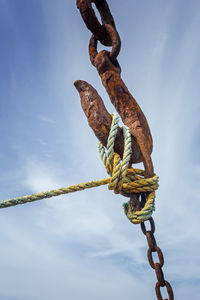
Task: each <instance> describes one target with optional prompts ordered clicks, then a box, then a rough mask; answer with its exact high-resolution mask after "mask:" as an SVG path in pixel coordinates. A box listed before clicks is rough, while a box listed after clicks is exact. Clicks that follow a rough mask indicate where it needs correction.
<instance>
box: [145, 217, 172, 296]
mask: <svg viewBox="0 0 200 300" xmlns="http://www.w3.org/2000/svg"><path fill="white" fill-rule="evenodd" d="M148 221H149V223H150V230H147V229H146V225H145V223H146V222H147V221H146V222H144V223H141V230H142V232H143V233H144V235H145V236H146V239H147V244H148V246H149V248H148V250H147V257H148V261H149V264H150V266H151V267H152V269H154V270H155V273H156V277H157V280H158V281H157V283H156V287H155V290H156V296H157V299H158V300H163V297H162V295H161V287H166V289H167V293H168V296H169V298H168V299H169V300H173V299H174V294H173V290H172V287H171V285H170V283H169V282H168V281H167V280H165V278H164V274H163V270H162V267H163V265H164V256H163V253H162V250H161V249H160V248H159V247H158V245H157V242H156V239H155V236H154V233H155V223H154V220H153V218H152V217H151V218H150V219H149V220H148ZM153 252H157V255H158V261H159V262H154V259H153V256H152V254H153ZM165 300H167V299H165Z"/></svg>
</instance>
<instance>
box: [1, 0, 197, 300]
mask: <svg viewBox="0 0 200 300" xmlns="http://www.w3.org/2000/svg"><path fill="white" fill-rule="evenodd" d="M108 3H109V5H110V8H111V11H112V13H113V15H114V17H115V21H116V24H117V28H118V31H119V33H120V36H121V40H122V50H121V53H120V55H119V62H120V65H121V67H122V70H123V71H122V78H123V80H124V81H125V83H126V84H127V86H128V88H129V90H130V91H131V93H132V94H133V95H134V97H135V98H136V99H137V101H138V103H139V104H140V105H141V107H142V109H143V111H144V113H145V115H146V116H147V119H148V122H149V125H150V128H151V132H152V135H153V140H154V151H153V155H152V158H153V162H154V165H155V171H156V173H157V174H158V175H159V177H160V188H159V190H158V192H157V198H156V212H155V213H154V219H155V222H156V238H157V241H158V244H159V246H160V247H161V249H162V250H163V253H164V256H165V265H164V268H163V269H164V273H165V277H166V279H167V280H168V281H170V282H171V284H172V285H173V288H174V293H175V299H190V298H191V297H192V299H193V300H197V299H199V293H200V284H199V283H200V271H199V263H200V257H199V246H200V238H199V234H198V228H199V213H200V209H199V202H198V201H199V175H200V158H199V144H200V135H199V130H198V129H199V125H200V124H199V123H200V121H199V113H200V105H199V91H200V88H199V78H200V55H199V48H200V36H199V27H200V2H199V1H195V0H191V1H186V0H179V1H178V0H168V1H164V0H160V1H158V0H152V1H147V0H142V1H136V0H135V1H133V0H126V1H119V0H116V1H108ZM89 38H90V33H89V32H88V30H87V28H86V27H85V25H84V23H83V21H82V19H81V17H80V15H79V12H78V10H77V9H76V3H75V0H74V1H72V0H68V1H64V0H57V1H52V0H43V1H39V0H34V1H33V0H29V1H27V0H26V1H25V0H17V1H15V0H0V40H1V47H0V66H1V68H0V96H1V101H0V132H1V150H0V166H1V177H0V189H1V200H4V199H8V198H12V197H17V196H21V195H25V194H29V193H32V192H40V191H43V190H47V189H52V188H59V187H61V186H67V185H70V184H74V183H78V182H83V181H89V180H92V179H99V178H104V177H106V176H107V175H106V171H105V169H104V166H103V165H102V163H101V160H100V158H99V156H98V150H97V140H96V137H95V136H94V135H93V132H92V130H91V129H90V128H89V126H88V124H87V120H86V118H85V115H84V113H83V111H82V109H81V106H80V100H79V95H78V93H77V91H76V89H75V88H74V86H73V82H74V81H75V80H77V79H83V80H86V81H88V82H89V83H91V84H92V85H93V86H94V87H95V88H96V89H97V90H98V92H99V94H100V95H101V96H102V98H103V99H104V102H105V105H106V107H107V109H108V110H109V111H110V112H111V113H112V112H113V111H114V108H113V107H112V105H111V104H110V100H109V98H108V96H107V94H106V92H105V90H104V88H103V86H102V84H101V81H100V78H99V76H98V74H97V72H96V70H95V68H94V67H93V66H92V65H91V63H90V61H89V58H88V53H87V51H88V40H89ZM123 202H124V198H123V197H122V196H120V195H114V194H113V193H112V192H111V191H108V190H107V188H106V187H101V188H96V189H93V190H89V191H84V192H79V193H75V194H70V195H65V196H61V197H57V198H52V199H47V200H44V201H40V202H35V203H30V204H27V205H24V206H18V207H13V208H9V209H4V210H1V218H0V227H1V228H2V230H1V232H0V241H1V242H0V265H1V268H0V273H1V274H0V278H1V284H0V300H25V299H26V300H45V299H48V300H53V299H58V300H64V299H70V300H78V299H83V300H84V299H87V300H90V299H96V300H100V299H104V300H108V299H109V300H110V299H115V300H121V299H127V300H131V299H145V298H148V299H149V300H153V299H155V293H154V285H155V282H156V278H155V274H154V272H153V270H152V269H151V268H150V267H149V265H148V263H147V258H146V250H147V245H146V241H145V237H144V236H143V235H142V233H141V231H140V228H139V226H134V225H132V224H131V223H130V222H129V221H128V220H127V219H126V218H125V216H124V214H123V211H122V203H123ZM164 295H165V294H164V292H163V297H164Z"/></svg>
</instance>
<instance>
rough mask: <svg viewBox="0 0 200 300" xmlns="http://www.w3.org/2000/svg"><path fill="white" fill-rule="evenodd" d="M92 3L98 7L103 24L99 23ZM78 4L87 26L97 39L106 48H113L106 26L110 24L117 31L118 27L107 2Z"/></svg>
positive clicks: (85, 0)
mask: <svg viewBox="0 0 200 300" xmlns="http://www.w3.org/2000/svg"><path fill="white" fill-rule="evenodd" d="M92 3H94V4H95V5H96V8H97V10H98V11H99V13H100V16H101V21H102V24H100V23H99V21H98V19H97V17H96V15H95V12H94V9H93V8H92ZM76 4H77V7H78V9H79V10H80V13H81V16H82V18H83V21H84V22H85V25H86V26H87V28H88V29H89V30H90V31H91V32H92V33H93V35H94V36H95V38H96V39H97V40H99V41H100V42H101V43H102V44H103V45H104V46H112V39H111V37H110V35H109V33H108V31H107V29H106V28H105V26H104V25H105V24H109V25H111V26H112V27H113V28H114V29H115V30H116V26H115V22H114V19H113V16H112V14H111V12H110V9H109V6H108V4H107V2H106V1H105V0H77V1H76Z"/></svg>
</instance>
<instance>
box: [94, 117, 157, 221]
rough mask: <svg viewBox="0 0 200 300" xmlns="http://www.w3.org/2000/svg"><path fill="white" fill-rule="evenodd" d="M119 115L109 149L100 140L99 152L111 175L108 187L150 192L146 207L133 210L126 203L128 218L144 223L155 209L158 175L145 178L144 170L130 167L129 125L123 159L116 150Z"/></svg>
mask: <svg viewBox="0 0 200 300" xmlns="http://www.w3.org/2000/svg"><path fill="white" fill-rule="evenodd" d="M118 122H119V116H118V114H114V115H113V119H112V124H111V129H110V133H109V136H108V142H107V147H106V148H107V151H106V149H105V147H104V146H103V145H102V143H101V142H99V145H98V147H99V153H100V155H101V159H102V161H103V163H104V165H105V167H106V170H107V172H108V174H109V175H110V181H109V183H108V188H109V189H110V190H114V192H115V193H116V194H118V193H121V192H125V193H129V194H131V193H144V192H145V193H146V192H149V193H148V196H147V200H146V203H145V206H144V208H142V209H141V210H140V211H136V212H133V211H132V209H131V206H130V205H129V203H126V204H125V205H124V212H125V214H126V216H127V217H128V219H129V220H130V221H131V222H132V223H134V224H138V223H142V222H144V221H145V220H148V219H149V218H150V217H151V215H152V213H153V211H154V210H155V190H156V189H157V188H158V176H156V175H155V174H154V176H153V177H152V178H144V171H143V170H140V169H134V168H129V166H130V158H131V153H132V146H131V133H130V130H129V129H128V127H127V126H125V125H123V127H122V128H123V134H124V153H123V158H122V160H121V158H120V156H119V154H117V153H115V152H114V142H115V138H116V135H117V128H118Z"/></svg>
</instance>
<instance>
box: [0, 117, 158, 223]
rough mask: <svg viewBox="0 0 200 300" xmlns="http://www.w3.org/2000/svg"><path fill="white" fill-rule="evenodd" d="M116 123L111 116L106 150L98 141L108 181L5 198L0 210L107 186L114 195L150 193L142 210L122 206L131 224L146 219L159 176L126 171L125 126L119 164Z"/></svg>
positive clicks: (128, 136)
mask: <svg viewBox="0 0 200 300" xmlns="http://www.w3.org/2000/svg"><path fill="white" fill-rule="evenodd" d="M118 122H119V116H118V115H117V114H114V115H113V120H112V125H111V130H110V133H109V137H108V142H107V147H106V148H107V151H106V149H105V147H104V146H103V145H102V144H101V143H100V142H99V152H100V155H101V158H102V161H103V163H104V165H105V167H106V170H107V172H108V174H109V175H110V177H109V178H105V179H100V180H95V181H91V182H84V183H80V184H76V185H72V186H68V187H63V188H60V189H56V190H50V191H45V192H41V193H35V194H31V195H27V196H23V197H18V198H13V199H8V200H5V201H2V202H0V208H6V207H10V206H15V205H18V204H24V203H27V202H33V201H36V200H42V199H45V198H50V197H54V196H59V195H63V194H68V193H73V192H77V191H81V190H84V189H89V188H93V187H98V186H101V185H105V184H108V188H109V189H110V190H114V192H115V193H120V192H125V193H130V194H131V193H144V192H145V193H146V192H149V193H148V196H147V200H146V203H145V205H144V208H142V209H141V210H140V211H136V212H133V211H132V209H131V207H130V205H129V203H126V204H125V205H124V212H125V214H126V215H127V217H128V218H129V220H130V221H131V222H132V223H134V224H137V223H142V222H144V221H145V220H148V219H149V218H150V217H151V215H152V213H153V211H154V209H155V208H154V202H155V190H156V189H157V188H158V176H156V175H154V176H153V177H152V178H144V171H143V170H140V169H133V168H129V162H130V157H131V152H132V148H131V134H130V131H129V129H128V127H126V126H123V134H124V154H123V159H122V161H121V158H120V156H119V154H117V153H115V152H114V142H115V138H116V134H117V128H118Z"/></svg>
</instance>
